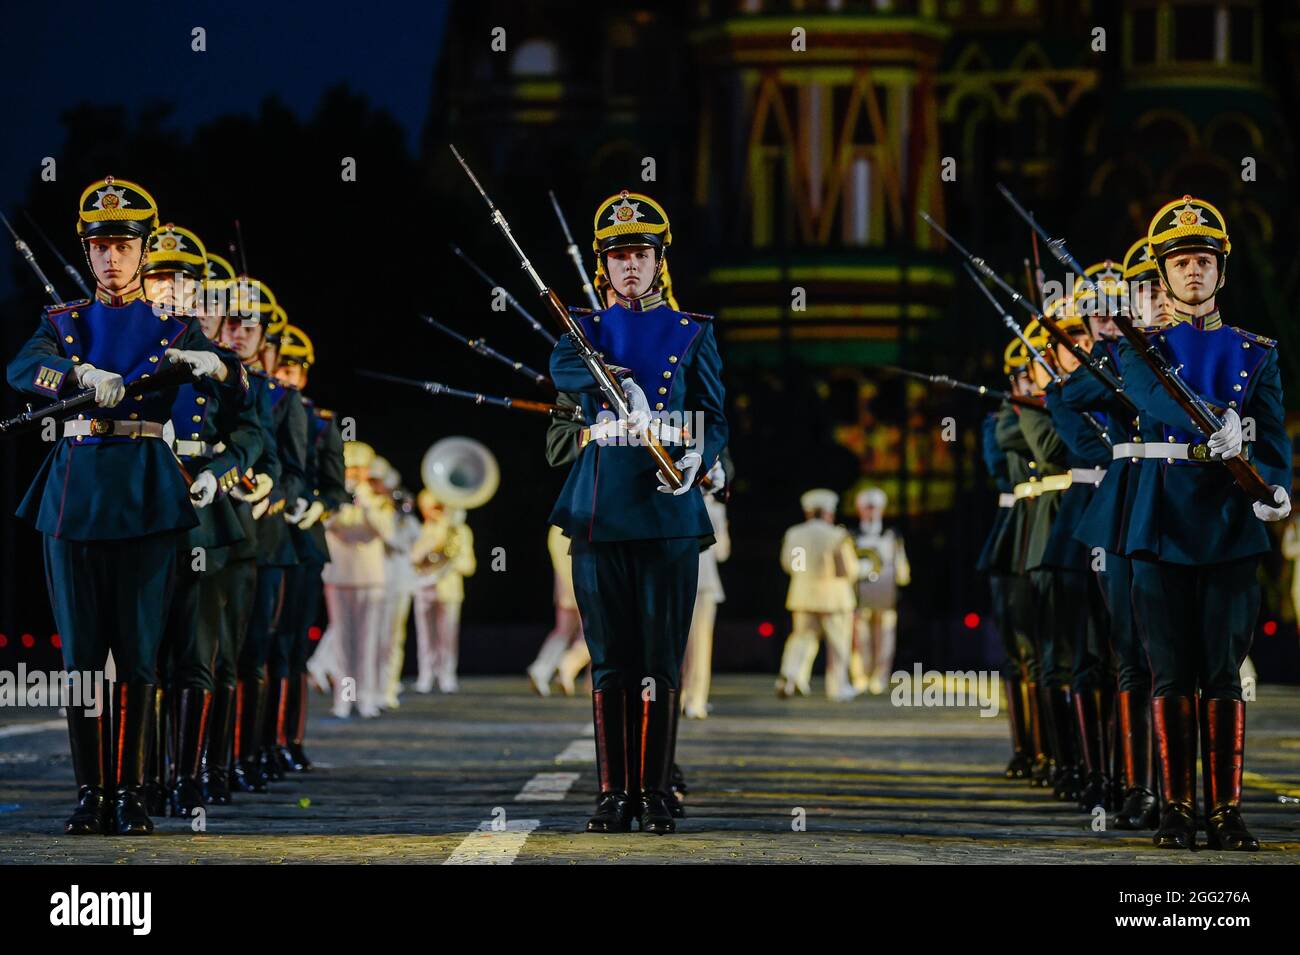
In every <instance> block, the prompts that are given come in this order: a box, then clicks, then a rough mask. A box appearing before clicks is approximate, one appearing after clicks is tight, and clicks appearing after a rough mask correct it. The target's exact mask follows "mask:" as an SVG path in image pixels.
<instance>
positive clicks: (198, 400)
mask: <svg viewBox="0 0 1300 955" xmlns="http://www.w3.org/2000/svg"><path fill="white" fill-rule="evenodd" d="M194 403H195V404H196V405H206V404H207V403H208V399H207V398H204V397H203V396H202V395H199V396H198V397H197V398H195V399H194Z"/></svg>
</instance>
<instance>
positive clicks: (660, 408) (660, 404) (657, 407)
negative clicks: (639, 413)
mask: <svg viewBox="0 0 1300 955" xmlns="http://www.w3.org/2000/svg"><path fill="white" fill-rule="evenodd" d="M663 410H664V403H663V402H662V401H656V402H655V411H663Z"/></svg>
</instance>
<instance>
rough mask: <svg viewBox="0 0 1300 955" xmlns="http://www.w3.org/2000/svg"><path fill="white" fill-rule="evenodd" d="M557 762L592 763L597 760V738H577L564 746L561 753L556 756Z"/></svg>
mask: <svg viewBox="0 0 1300 955" xmlns="http://www.w3.org/2000/svg"><path fill="white" fill-rule="evenodd" d="M555 761H556V762H557V763H586V764H588V765H590V764H591V763H594V762H595V761H596V740H595V739H575V740H574V741H573V742H572V743H570V744H569V745H568V746H566V747H565V748H564V751H563V752H562V753H560V755H558V756H556V757H555Z"/></svg>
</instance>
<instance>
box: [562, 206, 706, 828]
mask: <svg viewBox="0 0 1300 955" xmlns="http://www.w3.org/2000/svg"><path fill="white" fill-rule="evenodd" d="M594 228H595V236H594V242H593V249H594V251H595V252H596V255H597V257H598V271H599V272H600V273H603V274H604V275H605V276H607V277H608V280H609V284H610V287H611V289H612V290H613V293H614V302H613V304H611V305H609V306H608V307H607V308H605V309H604V310H602V311H600V312H595V313H590V314H586V315H581V316H579V317H578V321H579V322H580V323H581V325H582V327H583V330H584V331H585V333H586V336H587V337H588V338H589V339H590V341H591V344H592V346H593V347H594V348H595V349H596V350H597V351H598V352H600V353H602V354H603V355H604V358H605V360H606V361H608V362H610V363H613V366H614V368H613V369H611V370H613V371H614V372H615V374H616V376H617V377H618V378H619V379H620V386H621V388H622V390H623V394H624V396H625V397H626V399H627V404H628V407H629V408H631V409H633V411H634V414H633V419H632V420H633V421H636V423H637V425H638V428H637V429H636V430H639V425H640V423H641V422H640V419H642V418H650V417H651V415H652V414H653V413H654V412H664V413H668V414H670V415H676V416H681V415H683V414H684V413H685V412H693V413H695V414H694V415H693V416H694V417H697V418H699V419H700V420H702V422H703V425H702V427H701V428H699V433H693V434H691V435H690V437H689V440H690V442H691V446H690V449H689V450H687V451H686V453H685V454H683V455H682V456H681V457H679V458H678V459H677V461H676V467H677V468H678V469H679V470H680V471H681V472H682V481H681V486H680V487H679V488H677V489H675V490H671V489H670V485H669V484H668V483H666V481H665V480H664V478H663V477H662V476H661V475H659V473H658V467H657V465H656V464H655V460H654V458H652V457H651V455H650V454H649V453H648V452H647V450H646V448H645V447H640V446H635V445H636V444H637V443H639V442H631V441H626V440H622V439H620V438H619V435H620V434H626V429H627V426H628V425H629V424H631V423H632V422H631V421H612V422H606V423H605V424H603V425H600V432H599V433H598V431H597V426H596V425H593V426H592V429H591V431H589V432H588V434H589V436H590V440H588V442H587V443H586V444H585V445H584V446H583V447H582V448H581V450H580V451H579V456H578V460H577V462H576V463H575V464H574V465H573V468H572V469H571V470H570V472H569V475H568V479H567V480H566V482H565V485H564V489H563V490H562V491H561V493H560V498H559V500H558V502H557V503H556V505H555V508H554V510H553V511H552V513H551V517H550V522H551V523H552V524H555V525H557V526H558V527H560V528H561V529H562V530H563V531H564V532H565V534H566V535H567V536H568V538H569V540H570V545H571V551H572V556H573V587H574V592H575V593H576V595H577V598H578V607H579V609H580V611H581V613H582V623H583V630H584V634H585V636H586V639H587V645H588V647H589V649H590V650H591V658H592V685H593V687H594V689H593V693H592V705H593V711H594V716H595V726H596V757H597V769H598V773H599V783H600V795H599V798H598V800H597V804H596V812H595V814H594V815H593V816H592V817H591V819H590V821H589V822H588V824H587V829H588V831H589V832H625V831H628V830H629V829H630V827H631V821H632V819H633V818H634V817H635V816H638V815H639V816H640V824H641V830H642V831H643V832H651V833H655V834H664V833H669V832H673V831H674V830H675V823H674V822H673V817H672V815H671V810H670V806H669V800H670V785H671V783H670V776H671V766H672V741H673V739H674V737H675V735H676V733H675V727H676V724H677V719H678V711H679V708H680V700H679V685H680V678H681V667H682V654H683V652H684V651H685V647H686V640H687V636H688V633H689V630H690V623H691V612H692V608H693V605H694V602H695V593H696V583H697V575H698V572H699V552H700V549H701V546H707V543H709V542H711V539H712V536H713V527H712V524H711V523H710V521H709V516H708V513H707V511H706V509H705V505H704V500H703V498H702V496H701V495H700V494H699V493H697V492H695V491H694V490H693V487H694V485H695V484H696V482H697V480H699V479H700V478H702V477H703V476H704V475H706V474H707V473H708V471H709V469H710V468H711V467H712V465H713V462H714V461H715V460H717V458H718V455H719V454H721V452H722V449H723V448H724V447H725V446H726V443H727V423H726V418H725V417H724V412H723V399H724V393H723V387H722V380H721V370H722V361H721V359H720V357H719V355H718V349H717V343H716V340H715V338H714V333H713V327H712V324H711V322H709V321H707V320H704V321H702V320H697V319H694V318H690V317H687V316H686V315H684V314H682V313H680V312H677V311H676V310H674V309H673V308H672V307H671V306H669V305H668V304H667V303H666V302H665V301H664V296H663V291H662V289H661V288H660V287H659V285H658V279H659V278H660V276H661V273H662V270H663V267H664V262H665V258H664V257H665V255H666V254H667V252H668V249H669V246H670V245H671V242H672V233H671V231H670V228H669V221H668V216H667V214H666V213H665V212H664V209H663V207H662V206H660V205H659V204H658V203H657V202H655V201H654V200H653V199H651V198H650V197H649V196H646V195H642V194H640V193H631V192H627V191H626V190H625V191H624V192H622V193H620V194H618V195H615V196H611V197H609V198H608V199H606V200H605V201H604V202H602V203H601V204H600V205H599V207H598V208H597V210H596V216H595V222H594ZM551 379H552V380H553V381H554V382H555V386H556V388H557V390H560V391H568V392H575V393H578V394H579V396H580V401H581V403H582V409H583V412H584V418H585V419H586V420H587V421H590V422H596V421H597V415H598V413H599V412H600V411H601V410H602V409H601V392H600V390H599V387H598V386H597V384H596V381H595V379H594V377H593V375H592V373H591V372H590V371H589V370H588V368H587V366H586V365H585V364H584V363H583V361H582V359H581V358H580V357H579V355H578V352H577V350H576V348H575V347H574V343H573V342H572V341H571V339H570V338H569V336H565V337H563V338H561V339H560V341H559V342H558V343H557V344H556V346H555V350H554V351H553V353H552V355H551ZM651 427H653V428H655V429H656V430H657V431H658V440H659V442H660V443H661V444H663V445H665V446H666V447H665V451H668V446H672V445H674V444H684V443H685V440H686V439H685V438H684V436H683V434H682V432H681V430H680V429H675V428H672V427H670V426H668V425H667V424H666V423H658V424H654V423H652V425H651ZM611 438H612V440H611ZM669 453H670V454H671V452H669ZM597 474H599V480H597ZM656 485H657V486H656Z"/></svg>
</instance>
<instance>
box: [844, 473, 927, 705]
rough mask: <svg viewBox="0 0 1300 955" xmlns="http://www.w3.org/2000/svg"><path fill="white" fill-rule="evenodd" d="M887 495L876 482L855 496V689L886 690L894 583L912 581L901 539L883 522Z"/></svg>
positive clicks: (893, 642) (893, 641)
mask: <svg viewBox="0 0 1300 955" xmlns="http://www.w3.org/2000/svg"><path fill="white" fill-rule="evenodd" d="M887 501H888V499H887V498H886V497H885V492H884V491H882V490H881V489H880V488H878V487H868V488H863V489H862V490H861V491H859V492H858V496H857V497H856V498H855V499H854V502H853V503H854V506H855V507H856V508H857V512H858V533H857V535H856V536H855V537H854V541H853V543H854V547H855V548H856V549H857V552H858V583H857V597H858V609H857V611H856V612H855V613H854V619H853V625H854V626H853V655H852V657H851V658H850V660H849V675H850V677H851V679H852V680H853V688H854V689H855V690H857V691H858V692H859V693H860V692H862V691H863V690H870V691H871V692H872V693H873V694H880V693H884V692H885V688H886V687H887V686H888V685H889V674H890V673H892V672H893V669H894V650H895V648H896V646H897V637H898V609H897V607H898V588H899V587H906V586H907V585H908V584H909V583H911V582H912V569H911V566H910V565H909V564H908V562H907V551H906V550H905V549H904V548H903V539H902V538H901V537H899V536H898V535H897V534H896V533H895V532H894V530H893V528H886V527H885V524H884V518H885V504H886V503H887Z"/></svg>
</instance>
